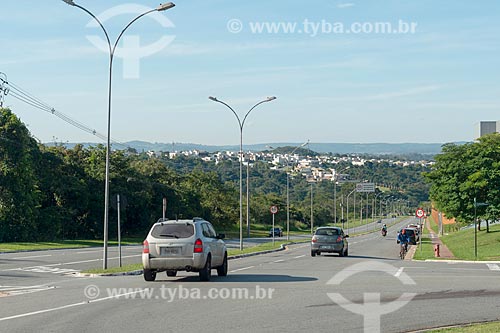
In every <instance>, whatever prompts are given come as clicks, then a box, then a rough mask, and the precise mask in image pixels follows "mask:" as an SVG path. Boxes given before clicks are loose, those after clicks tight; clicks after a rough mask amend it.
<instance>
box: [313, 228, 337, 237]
mask: <svg viewBox="0 0 500 333" xmlns="http://www.w3.org/2000/svg"><path fill="white" fill-rule="evenodd" d="M339 234H340V232H339V230H338V229H318V230H316V235H320V236H338V235H339Z"/></svg>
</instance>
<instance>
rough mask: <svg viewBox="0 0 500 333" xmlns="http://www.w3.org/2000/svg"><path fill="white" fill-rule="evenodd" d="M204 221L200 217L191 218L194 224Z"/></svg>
mask: <svg viewBox="0 0 500 333" xmlns="http://www.w3.org/2000/svg"><path fill="white" fill-rule="evenodd" d="M204 220H205V219H204V218H202V217H193V222H196V221H204Z"/></svg>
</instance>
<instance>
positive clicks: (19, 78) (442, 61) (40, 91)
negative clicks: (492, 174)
mask: <svg viewBox="0 0 500 333" xmlns="http://www.w3.org/2000/svg"><path fill="white" fill-rule="evenodd" d="M75 2H77V3H78V4H80V5H82V6H84V7H86V8H87V9H88V10H90V11H92V12H93V13H94V14H96V15H99V14H101V13H103V12H104V11H106V10H109V9H111V10H113V9H116V6H119V5H124V4H134V3H135V4H136V5H137V4H140V5H142V6H147V7H154V6H156V5H157V1H149V0H146V1H136V2H133V1H118V0H112V1H94V0H78V1H75ZM174 2H175V3H176V7H175V8H173V9H170V10H168V11H166V12H162V13H158V15H160V16H162V17H164V18H167V19H168V20H170V22H171V23H172V24H173V25H174V27H170V28H169V27H164V26H162V25H161V24H159V22H158V21H157V20H155V19H154V17H153V16H147V17H144V18H142V19H141V20H139V21H137V22H136V23H135V24H134V25H133V26H132V27H131V28H130V29H129V30H128V31H127V34H126V36H136V38H139V42H140V45H143V46H147V45H150V44H152V43H154V42H156V41H158V40H159V39H161V38H162V37H164V36H171V37H175V39H174V40H173V42H171V43H170V44H169V45H168V46H167V47H165V48H163V49H161V50H159V51H158V52H155V53H154V54H152V55H150V56H148V57H145V58H141V59H140V62H139V64H140V68H139V77H138V78H137V79H129V78H124V75H123V61H122V59H120V58H116V59H115V63H114V67H113V68H114V76H113V114H112V123H111V124H112V133H111V136H112V137H113V138H115V139H117V140H119V141H130V140H144V141H150V142H172V141H175V142H191V143H201V144H208V145H212V144H238V143H239V128H238V123H237V121H236V118H235V117H234V115H233V114H232V113H231V112H230V111H229V110H228V109H227V108H225V107H224V106H223V105H221V104H218V103H214V102H212V101H210V100H209V99H208V96H216V97H218V98H220V99H221V100H223V101H225V102H227V103H228V104H230V105H231V106H233V107H234V108H235V110H236V111H237V112H238V113H239V114H240V115H241V116H243V115H244V114H245V113H246V112H247V111H248V110H249V108H250V107H252V106H253V105H254V104H255V103H257V102H259V101H260V100H262V99H264V98H266V97H267V96H277V99H276V100H275V101H273V102H270V103H266V104H263V105H261V106H259V107H258V108H256V109H255V110H254V111H253V112H252V113H251V114H250V115H249V117H248V119H247V122H246V124H245V127H244V143H248V144H253V143H265V142H277V143H279V142H304V141H306V140H307V139H310V140H311V142H353V143H356V142H360V143H372V142H389V143H399V142H439V143H444V142H451V141H470V140H473V139H474V138H475V125H476V124H477V122H478V121H480V120H499V119H500V112H499V111H500V83H499V77H500V75H499V74H500V52H499V51H500V2H498V1H495V0H489V1H480V2H478V1H456V0H454V1H453V0H446V1H432V0H420V1H390V0H389V1H368V0H365V1H354V0H353V1H331V0H312V1H307V2H304V1H296V0H289V1H286V2H285V1H264V0H256V1H236V0H212V1H201V0H193V1H185V0H184V1H183V0H178V1H174ZM135 15H136V14H133V13H132V14H130V13H129V14H127V13H125V14H123V15H119V16H116V17H113V18H110V19H109V20H107V21H106V22H105V23H104V24H105V26H106V27H107V29H108V31H109V33H110V35H111V39H112V40H113V41H114V39H115V38H116V36H117V34H118V33H119V31H121V29H122V28H123V27H124V25H125V24H127V23H128V22H129V21H130V20H131V19H133V18H134V17H135ZM234 19H237V20H239V21H238V22H241V24H242V26H241V27H242V31H241V32H239V33H233V32H230V31H229V30H228V22H230V21H231V20H234ZM305 20H307V21H308V22H311V23H314V24H323V23H322V22H325V24H326V23H329V24H343V25H344V27H345V29H349V28H350V27H351V25H352V24H353V23H358V22H359V23H360V24H372V25H373V24H374V23H375V22H389V23H391V24H392V25H393V27H395V26H398V24H399V21H400V20H402V21H404V22H407V23H412V22H413V23H416V24H417V27H416V30H415V33H400V34H389V33H378V34H377V33H360V34H353V33H329V32H328V29H327V28H325V29H323V31H321V30H318V33H317V34H316V35H314V36H313V35H312V34H311V33H309V34H308V33H304V31H301V32H298V30H304V29H301V28H303V22H304V21H305ZM90 21H91V20H90V16H88V15H87V14H85V13H84V12H83V11H81V10H79V9H77V8H75V7H71V6H68V5H67V4H65V3H63V2H62V1H60V0H50V1H3V2H2V6H1V8H0V24H1V26H2V34H0V47H1V53H0V72H3V73H5V74H7V77H8V79H9V81H11V82H13V83H14V84H16V85H18V86H20V87H21V88H23V89H25V90H26V91H28V92H29V93H31V94H33V95H35V96H36V97H38V98H39V99H40V100H42V101H44V102H45V103H47V104H49V105H50V106H52V107H54V108H55V109H57V110H58V111H60V112H62V113H64V114H66V115H68V116H70V117H71V118H73V119H75V120H78V121H80V122H82V123H84V124H85V125H87V126H89V127H90V128H93V129H96V130H97V131H98V132H100V133H106V120H107V76H108V73H107V67H108V56H107V54H106V53H104V52H102V51H100V50H99V49H98V48H97V47H96V46H94V45H93V44H92V43H91V42H90V41H89V40H88V39H87V37H86V36H89V35H96V36H102V33H101V31H100V30H99V29H97V28H93V27H88V26H87V24H88V23H89V22H90ZM256 22H257V23H263V22H268V23H274V24H282V23H287V24H296V27H297V29H296V30H295V31H294V32H290V31H289V32H287V33H285V32H283V31H282V30H280V31H279V32H275V33H274V32H263V33H256V32H252V31H251V28H252V26H251V25H255V23H256ZM337 26H338V25H337ZM127 38H133V37H127ZM5 104H6V105H7V106H9V107H10V108H11V109H12V110H13V111H14V112H15V113H16V114H17V115H18V116H19V117H20V118H21V119H22V121H23V122H25V123H26V124H27V125H28V126H29V129H30V131H31V132H32V133H33V135H34V136H36V137H37V138H38V139H40V140H41V141H43V142H48V141H52V140H53V138H57V139H56V140H57V141H60V142H66V141H69V142H77V141H91V142H99V141H100V140H99V139H98V138H96V137H94V136H92V135H90V134H88V133H85V132H84V131H81V130H79V129H77V128H74V127H72V126H71V125H69V124H67V123H65V122H63V121H62V120H60V119H58V118H56V117H54V116H53V115H51V114H49V113H46V112H43V111H40V110H38V109H35V108H33V107H31V106H29V105H26V104H23V103H21V102H19V101H18V100H16V99H14V98H13V97H12V96H7V97H6V102H5Z"/></svg>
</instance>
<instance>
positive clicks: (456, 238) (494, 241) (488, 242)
mask: <svg viewBox="0 0 500 333" xmlns="http://www.w3.org/2000/svg"><path fill="white" fill-rule="evenodd" d="M441 239H442V241H443V243H445V244H446V246H448V248H449V249H450V250H451V252H453V254H454V255H455V257H456V258H457V259H462V260H475V256H474V228H470V229H466V230H461V231H458V232H455V233H450V234H448V235H446V236H443V237H442V238H441ZM477 259H478V260H500V225H495V226H491V227H490V232H489V233H486V230H481V231H478V232H477Z"/></svg>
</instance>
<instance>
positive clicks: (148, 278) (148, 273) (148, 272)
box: [144, 269, 156, 281]
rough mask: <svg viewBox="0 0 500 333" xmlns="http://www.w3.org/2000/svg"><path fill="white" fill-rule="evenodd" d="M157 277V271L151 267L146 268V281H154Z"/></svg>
mask: <svg viewBox="0 0 500 333" xmlns="http://www.w3.org/2000/svg"><path fill="white" fill-rule="evenodd" d="M155 279H156V271H153V270H151V269H145V270H144V280H146V281H154V280H155Z"/></svg>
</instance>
